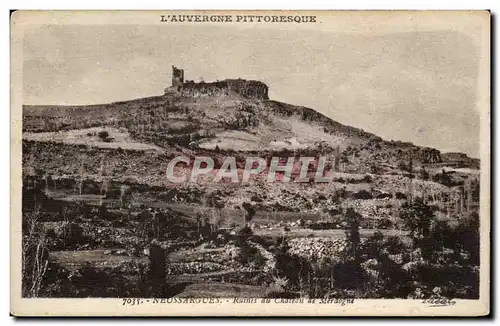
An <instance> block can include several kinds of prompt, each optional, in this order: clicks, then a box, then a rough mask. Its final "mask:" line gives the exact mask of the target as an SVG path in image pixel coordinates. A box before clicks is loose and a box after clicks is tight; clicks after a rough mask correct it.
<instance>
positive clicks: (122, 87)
mask: <svg viewBox="0 0 500 326" xmlns="http://www.w3.org/2000/svg"><path fill="white" fill-rule="evenodd" d="M479 57H480V54H479V50H478V44H477V40H475V39H474V38H473V37H471V35H468V34H467V33H463V32H462V31H461V30H460V29H450V30H447V29H436V30H432V29H426V30H415V31H412V30H411V29H410V30H408V29H403V30H402V31H400V30H398V29H397V28H394V29H389V30H387V29H386V30H384V31H383V32H380V31H378V32H377V31H369V30H368V31H367V30H363V31H359V32H357V31H351V30H349V31H348V32H343V31H342V30H335V31H331V30H325V29H323V30H314V29H298V28H295V29H292V28H283V29H279V28H273V29H262V28H226V27H221V26H203V27H200V26H193V25H190V26H174V25H40V26H35V27H32V28H30V29H29V30H27V31H26V32H25V34H24V39H23V102H24V104H43V105H46V104H53V105H75V104H99V103H108V102H113V101H123V100H128V99H134V98H140V97H147V96H154V95H161V94H162V93H163V89H164V88H165V87H167V86H169V85H170V82H171V65H176V66H177V67H180V68H183V69H184V70H185V78H186V79H189V80H195V81H198V80H200V79H201V78H202V79H203V80H205V81H207V82H208V81H214V80H217V79H219V80H222V79H224V78H238V77H241V78H244V79H256V80H261V81H263V82H265V83H266V84H267V85H268V86H269V96H270V98H271V99H274V100H277V101H282V102H287V103H290V104H295V105H303V106H307V107H310V108H313V109H315V110H317V111H319V112H321V113H323V114H324V115H326V116H328V117H330V118H332V119H333V120H336V121H338V122H341V123H343V124H347V125H351V126H354V127H358V128H362V129H364V130H365V131H368V132H372V133H374V134H377V135H379V136H381V137H383V138H384V139H387V140H391V139H393V140H401V141H411V142H413V143H415V144H417V145H421V146H431V147H435V148H437V149H439V150H441V151H442V152H449V151H459V152H464V153H467V154H468V155H469V156H471V157H479V109H478V108H477V105H476V101H477V92H478V73H479Z"/></svg>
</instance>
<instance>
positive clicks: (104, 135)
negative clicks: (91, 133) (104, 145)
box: [97, 130, 109, 140]
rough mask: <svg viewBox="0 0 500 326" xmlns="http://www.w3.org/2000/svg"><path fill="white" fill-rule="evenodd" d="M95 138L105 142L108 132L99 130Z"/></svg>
mask: <svg viewBox="0 0 500 326" xmlns="http://www.w3.org/2000/svg"><path fill="white" fill-rule="evenodd" d="M97 136H98V137H99V138H100V139H102V140H106V139H108V138H109V132H108V131H107V130H101V131H99V132H98V133H97Z"/></svg>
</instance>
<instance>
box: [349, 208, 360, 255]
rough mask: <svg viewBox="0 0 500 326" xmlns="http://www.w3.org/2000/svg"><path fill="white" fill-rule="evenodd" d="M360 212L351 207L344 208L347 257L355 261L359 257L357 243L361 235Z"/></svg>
mask: <svg viewBox="0 0 500 326" xmlns="http://www.w3.org/2000/svg"><path fill="white" fill-rule="evenodd" d="M360 219H361V214H359V213H357V212H356V211H355V210H354V209H353V208H352V207H349V208H347V210H346V223H347V229H346V239H347V241H348V243H349V259H352V260H354V261H356V262H358V261H359V259H360V254H359V244H360V242H361V236H360V234H359V226H360Z"/></svg>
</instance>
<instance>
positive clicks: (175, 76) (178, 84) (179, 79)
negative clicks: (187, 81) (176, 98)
mask: <svg viewBox="0 0 500 326" xmlns="http://www.w3.org/2000/svg"><path fill="white" fill-rule="evenodd" d="M183 84H184V69H179V68H177V67H175V66H172V88H174V89H176V90H177V91H180V90H181V88H182V85H183Z"/></svg>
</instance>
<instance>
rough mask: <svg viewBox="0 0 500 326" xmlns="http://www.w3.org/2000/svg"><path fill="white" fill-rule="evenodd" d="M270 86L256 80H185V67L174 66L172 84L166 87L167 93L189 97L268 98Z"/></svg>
mask: <svg viewBox="0 0 500 326" xmlns="http://www.w3.org/2000/svg"><path fill="white" fill-rule="evenodd" d="M268 91H269V89H268V87H267V85H266V84H264V83H263V82H260V81H256V80H245V79H241V78H238V79H225V80H222V81H216V82H209V83H206V82H199V83H195V82H194V81H192V80H186V81H185V80H184V69H179V68H177V67H175V66H172V85H171V86H170V87H167V88H165V94H172V93H176V94H180V95H182V96H189V97H207V96H231V95H239V96H242V97H245V98H251V99H259V100H268V99H269V96H268Z"/></svg>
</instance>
